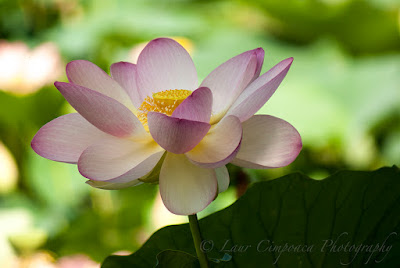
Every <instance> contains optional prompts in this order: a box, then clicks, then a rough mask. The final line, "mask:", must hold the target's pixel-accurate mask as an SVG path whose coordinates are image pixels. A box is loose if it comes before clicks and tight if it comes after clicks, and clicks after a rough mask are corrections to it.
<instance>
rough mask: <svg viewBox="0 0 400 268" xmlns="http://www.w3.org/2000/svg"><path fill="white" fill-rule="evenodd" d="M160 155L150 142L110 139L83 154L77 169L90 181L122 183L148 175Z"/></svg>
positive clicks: (94, 145) (158, 149) (156, 146)
mask: <svg viewBox="0 0 400 268" xmlns="http://www.w3.org/2000/svg"><path fill="white" fill-rule="evenodd" d="M163 152H164V150H163V149H162V148H161V147H160V146H158V145H157V144H156V143H155V142H154V141H152V140H151V139H149V140H147V141H146V140H143V141H141V142H139V141H133V140H130V139H120V138H115V137H111V138H109V139H107V140H103V141H102V142H99V143H96V144H93V145H91V146H90V147H88V148H87V149H86V150H85V151H83V153H82V155H81V157H80V158H79V161H78V169H79V172H80V173H81V174H82V175H83V176H85V177H86V178H88V179H90V180H95V181H108V182H112V183H124V182H129V181H132V180H135V179H138V178H140V177H143V176H144V175H146V174H147V173H148V172H150V171H151V170H152V169H153V168H154V167H155V165H156V164H157V162H158V160H160V158H161V156H162V154H163Z"/></svg>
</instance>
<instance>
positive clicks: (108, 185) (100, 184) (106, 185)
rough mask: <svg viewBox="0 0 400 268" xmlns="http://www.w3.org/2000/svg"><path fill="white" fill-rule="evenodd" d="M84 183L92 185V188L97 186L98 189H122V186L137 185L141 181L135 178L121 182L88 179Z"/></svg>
mask: <svg viewBox="0 0 400 268" xmlns="http://www.w3.org/2000/svg"><path fill="white" fill-rule="evenodd" d="M86 183H87V184H89V185H90V186H92V187H94V188H98V189H103V190H119V189H124V188H128V187H133V186H137V185H140V184H142V183H143V182H141V181H140V180H138V179H136V180H133V181H129V182H122V183H118V182H109V181H92V180H88V181H87V182H86Z"/></svg>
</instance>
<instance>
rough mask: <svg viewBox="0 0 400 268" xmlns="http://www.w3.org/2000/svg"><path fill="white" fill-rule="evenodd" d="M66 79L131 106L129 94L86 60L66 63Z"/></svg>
mask: <svg viewBox="0 0 400 268" xmlns="http://www.w3.org/2000/svg"><path fill="white" fill-rule="evenodd" d="M67 76H68V80H69V81H70V82H71V83H73V84H76V85H79V86H83V87H86V88H90V89H92V90H95V91H98V92H100V93H102V94H104V95H106V96H108V97H110V98H113V99H115V100H117V101H119V102H120V103H122V104H124V105H125V106H126V107H128V108H131V107H132V106H133V105H132V102H131V101H130V98H129V96H128V95H127V94H126V92H125V91H124V90H123V89H122V88H121V86H120V85H119V84H118V83H117V82H116V81H114V80H113V79H112V78H111V77H110V76H108V74H107V73H106V72H104V71H103V70H102V69H100V68H99V67H98V66H97V65H95V64H93V63H91V62H90V61H86V60H75V61H71V62H70V63H68V64H67Z"/></svg>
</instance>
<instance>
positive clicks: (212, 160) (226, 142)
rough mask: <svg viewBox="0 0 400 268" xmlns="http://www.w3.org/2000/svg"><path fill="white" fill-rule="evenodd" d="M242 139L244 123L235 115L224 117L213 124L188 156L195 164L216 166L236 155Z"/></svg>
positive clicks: (209, 166) (225, 162)
mask: <svg viewBox="0 0 400 268" xmlns="http://www.w3.org/2000/svg"><path fill="white" fill-rule="evenodd" d="M241 139H242V125H241V123H240V121H239V119H238V118H237V117H235V116H227V117H224V118H223V119H222V120H221V121H219V122H218V124H216V125H214V126H212V128H211V129H210V131H209V132H208V133H207V135H206V136H205V137H204V138H203V140H202V141H201V142H200V143H199V144H198V145H197V146H196V147H195V148H194V149H193V150H191V151H189V152H187V153H186V156H187V157H188V158H189V159H190V160H191V161H192V162H193V163H195V164H197V165H200V166H203V167H207V168H216V167H220V166H223V165H225V164H227V163H229V162H230V160H232V159H233V158H234V157H235V154H234V152H237V151H238V150H237V149H238V146H239V144H240V141H241Z"/></svg>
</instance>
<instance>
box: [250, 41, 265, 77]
mask: <svg viewBox="0 0 400 268" xmlns="http://www.w3.org/2000/svg"><path fill="white" fill-rule="evenodd" d="M255 52H256V55H257V68H256V72H255V73H254V76H253V81H254V80H256V79H257V78H258V77H259V76H260V73H261V69H262V65H263V63H264V55H265V52H264V49H262V48H261V47H259V48H257V49H255Z"/></svg>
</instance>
